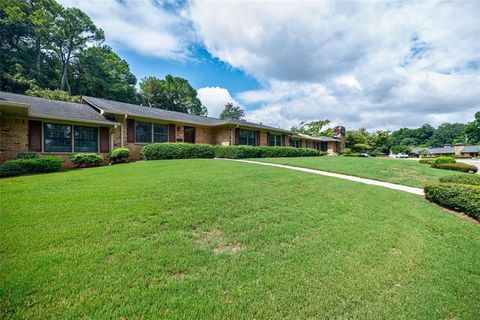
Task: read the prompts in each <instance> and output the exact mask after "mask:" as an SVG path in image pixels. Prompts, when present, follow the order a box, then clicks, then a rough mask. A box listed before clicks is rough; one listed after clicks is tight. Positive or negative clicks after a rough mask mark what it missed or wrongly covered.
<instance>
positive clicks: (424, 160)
mask: <svg viewBox="0 0 480 320" xmlns="http://www.w3.org/2000/svg"><path fill="white" fill-rule="evenodd" d="M432 161H433V159H420V160H419V161H418V163H421V164H432Z"/></svg>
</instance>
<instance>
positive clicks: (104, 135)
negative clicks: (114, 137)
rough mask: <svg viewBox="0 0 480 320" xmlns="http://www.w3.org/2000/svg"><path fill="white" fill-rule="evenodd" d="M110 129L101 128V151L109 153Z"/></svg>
mask: <svg viewBox="0 0 480 320" xmlns="http://www.w3.org/2000/svg"><path fill="white" fill-rule="evenodd" d="M109 142H110V139H109V130H108V128H107V127H101V128H100V152H101V153H108V152H109V151H110V143H109Z"/></svg>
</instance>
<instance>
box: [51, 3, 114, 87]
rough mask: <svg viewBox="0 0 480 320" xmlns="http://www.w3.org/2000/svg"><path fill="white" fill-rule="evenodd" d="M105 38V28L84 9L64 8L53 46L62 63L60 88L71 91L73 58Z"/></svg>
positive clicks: (55, 30)
mask: <svg viewBox="0 0 480 320" xmlns="http://www.w3.org/2000/svg"><path fill="white" fill-rule="evenodd" d="M104 39H105V37H104V34H103V30H102V29H99V28H97V27H96V26H95V24H94V23H93V22H92V20H90V17H89V16H87V15H86V14H85V13H84V12H83V11H82V10H80V9H78V8H66V9H64V10H62V12H61V14H60V19H59V21H58V23H56V24H55V28H54V32H53V46H52V49H53V51H54V52H55V54H56V55H57V57H58V59H59V60H60V61H61V65H62V72H61V81H60V90H65V89H67V91H68V92H69V93H70V92H71V88H70V83H69V79H68V72H69V67H70V63H71V61H72V59H74V58H76V55H77V54H78V53H79V52H80V51H81V50H82V49H84V48H85V47H86V46H87V45H88V44H90V43H95V42H101V41H103V40H104Z"/></svg>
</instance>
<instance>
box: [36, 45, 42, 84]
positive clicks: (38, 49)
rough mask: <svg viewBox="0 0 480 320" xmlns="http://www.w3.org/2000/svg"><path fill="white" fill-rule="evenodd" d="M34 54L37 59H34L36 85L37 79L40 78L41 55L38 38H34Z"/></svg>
mask: <svg viewBox="0 0 480 320" xmlns="http://www.w3.org/2000/svg"><path fill="white" fill-rule="evenodd" d="M35 54H36V56H37V61H36V69H37V70H36V71H37V85H39V83H38V81H39V80H40V61H41V56H42V51H41V48H40V38H37V39H35Z"/></svg>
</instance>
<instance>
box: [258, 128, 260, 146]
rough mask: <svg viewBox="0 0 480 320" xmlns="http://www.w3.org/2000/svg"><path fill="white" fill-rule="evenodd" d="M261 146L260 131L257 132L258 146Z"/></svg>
mask: <svg viewBox="0 0 480 320" xmlns="http://www.w3.org/2000/svg"><path fill="white" fill-rule="evenodd" d="M259 145H260V131H257V146H259Z"/></svg>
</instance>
